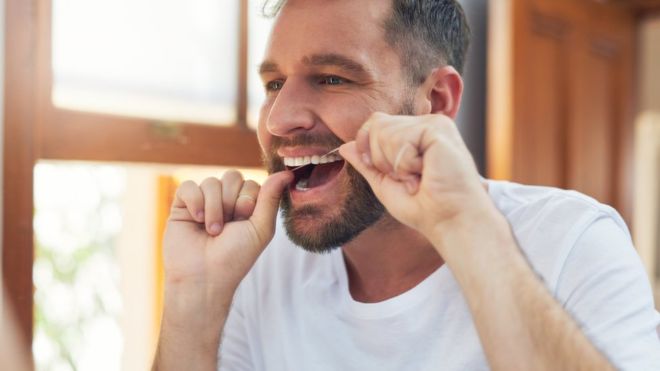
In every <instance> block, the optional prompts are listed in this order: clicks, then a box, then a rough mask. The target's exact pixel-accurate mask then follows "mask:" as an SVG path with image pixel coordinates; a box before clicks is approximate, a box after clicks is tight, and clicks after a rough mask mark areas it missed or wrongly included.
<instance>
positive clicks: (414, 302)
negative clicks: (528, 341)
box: [219, 181, 660, 371]
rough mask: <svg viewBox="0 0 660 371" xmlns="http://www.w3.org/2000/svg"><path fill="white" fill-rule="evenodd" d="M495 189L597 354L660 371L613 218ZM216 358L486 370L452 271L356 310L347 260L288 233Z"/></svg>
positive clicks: (659, 354) (657, 343) (313, 369)
mask: <svg viewBox="0 0 660 371" xmlns="http://www.w3.org/2000/svg"><path fill="white" fill-rule="evenodd" d="M488 184H489V193H490V195H491V198H492V199H493V201H494V202H495V204H496V205H497V207H498V209H499V210H500V211H501V212H502V213H503V214H504V215H505V216H506V218H507V219H508V220H509V223H510V224H511V226H512V228H513V231H514V234H515V236H516V238H517V240H518V242H519V244H520V247H521V248H522V250H523V251H524V253H525V254H526V255H527V257H528V259H529V261H530V262H531V264H532V266H533V268H534V270H535V271H536V272H537V273H538V274H539V275H540V276H541V277H542V278H543V281H544V283H545V284H546V286H547V287H548V289H549V290H550V292H551V293H552V294H553V295H554V297H555V298H556V299H557V301H558V302H559V303H561V305H562V306H563V307H564V308H566V309H567V310H568V312H569V313H571V314H572V315H573V317H574V318H575V319H576V320H577V322H578V323H579V324H580V326H581V328H582V329H583V330H584V332H585V333H586V335H587V336H588V337H589V338H590V339H591V340H592V341H593V342H594V344H595V346H596V347H597V348H599V349H600V350H601V351H602V352H604V354H605V355H606V356H607V357H608V358H609V359H610V360H611V361H612V362H613V363H614V365H616V366H617V367H618V368H620V369H624V370H635V371H643V370H656V371H657V370H660V339H659V335H658V332H657V331H658V326H659V325H660V314H658V312H656V310H655V309H654V305H653V298H652V294H651V288H650V285H649V282H648V278H647V276H646V274H645V272H644V269H643V267H642V264H641V262H640V260H639V257H638V255H637V253H636V252H635V250H634V248H633V246H632V243H631V240H630V236H629V233H628V230H627V228H626V226H625V224H624V222H623V220H622V219H621V218H620V216H619V215H618V214H617V213H616V211H614V209H612V208H610V207H608V206H606V205H602V204H599V203H597V202H596V201H595V200H593V199H591V198H589V197H587V196H584V195H581V194H579V193H577V192H571V191H563V190H559V189H554V188H547V187H532V186H523V185H518V184H513V183H508V182H496V181H488ZM278 224H279V223H278ZM219 358H220V364H221V366H220V370H227V371H229V370H231V371H236V370H268V371H275V370H282V371H325V370H334V371H337V370H341V371H347V370H360V371H365V370H378V371H383V370H411V371H412V370H415V371H419V370H434V371H437V370H457V371H458V370H460V371H464V370H487V369H489V367H488V364H487V362H486V359H485V355H484V353H483V349H482V347H481V344H480V342H479V337H478V335H477V332H476V330H475V327H474V323H473V321H472V318H471V315H470V311H469V308H468V306H467V304H466V302H465V300H464V298H463V295H462V293H461V289H460V287H459V286H458V284H457V282H456V280H455V279H454V277H453V276H452V272H451V270H450V269H449V268H448V267H447V266H446V265H443V266H442V267H440V268H439V269H438V270H436V271H435V272H434V273H432V274H431V275H430V276H429V277H428V278H426V279H425V280H424V281H422V282H421V283H420V284H418V285H417V286H416V287H414V288H413V289H411V290H409V291H407V292H405V293H403V294H401V295H399V296H396V297H394V298H391V299H388V300H385V301H383V302H379V303H371V304H367V303H360V302H357V301H355V300H353V299H352V297H351V295H350V293H349V290H348V282H347V275H346V268H345V265H344V260H343V256H342V252H341V250H340V249H337V250H335V251H333V252H331V253H329V254H323V255H319V254H312V253H307V252H305V251H304V250H302V249H301V248H299V247H296V246H295V245H293V243H292V242H290V241H289V240H288V238H287V237H286V234H285V233H284V231H283V230H282V228H281V225H280V226H278V231H277V233H276V235H275V237H274V239H273V241H272V242H271V244H270V246H269V247H268V248H267V249H266V250H265V251H264V253H263V254H262V255H261V257H260V258H259V260H258V261H257V263H256V264H255V266H254V267H253V269H252V270H251V271H250V273H249V274H248V276H247V277H246V278H245V279H244V280H243V282H242V283H241V286H240V288H239V290H238V291H237V293H236V296H235V298H234V303H233V305H232V309H231V312H230V315H229V318H228V319H227V323H226V325H225V329H224V333H223V339H222V345H221V349H220V356H219Z"/></svg>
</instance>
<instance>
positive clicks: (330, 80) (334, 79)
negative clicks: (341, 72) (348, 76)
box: [320, 76, 347, 85]
mask: <svg viewBox="0 0 660 371" xmlns="http://www.w3.org/2000/svg"><path fill="white" fill-rule="evenodd" d="M320 82H321V84H322V85H341V84H344V83H346V82H347V81H346V80H345V79H343V78H341V77H338V76H323V77H322V78H321V81H320Z"/></svg>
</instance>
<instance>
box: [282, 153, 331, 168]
mask: <svg viewBox="0 0 660 371" xmlns="http://www.w3.org/2000/svg"><path fill="white" fill-rule="evenodd" d="M341 160H342V158H341V157H340V156H338V155H335V154H332V155H328V156H318V155H314V156H304V157H284V165H286V166H303V165H309V164H314V165H316V164H327V163H329V162H335V161H341Z"/></svg>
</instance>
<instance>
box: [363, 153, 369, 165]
mask: <svg viewBox="0 0 660 371" xmlns="http://www.w3.org/2000/svg"><path fill="white" fill-rule="evenodd" d="M362 162H364V163H365V164H366V165H369V166H371V156H369V154H368V153H363V154H362Z"/></svg>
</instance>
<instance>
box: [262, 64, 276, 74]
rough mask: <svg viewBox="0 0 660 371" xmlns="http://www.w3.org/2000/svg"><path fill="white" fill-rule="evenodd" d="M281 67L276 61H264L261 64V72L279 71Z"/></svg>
mask: <svg viewBox="0 0 660 371" xmlns="http://www.w3.org/2000/svg"><path fill="white" fill-rule="evenodd" d="M279 70H280V67H279V66H278V65H277V63H275V62H271V61H263V62H262V63H261V64H260V65H259V74H264V73H268V72H279Z"/></svg>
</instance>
